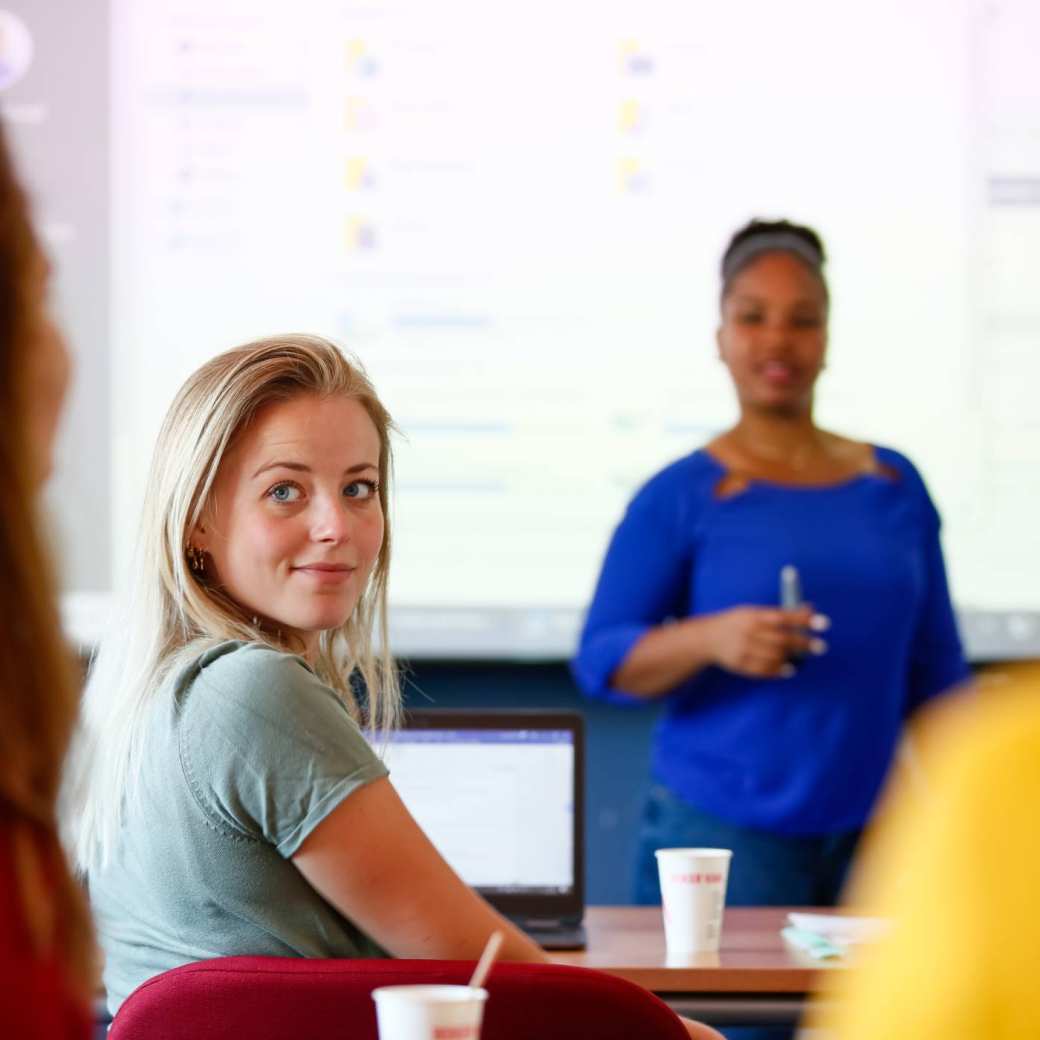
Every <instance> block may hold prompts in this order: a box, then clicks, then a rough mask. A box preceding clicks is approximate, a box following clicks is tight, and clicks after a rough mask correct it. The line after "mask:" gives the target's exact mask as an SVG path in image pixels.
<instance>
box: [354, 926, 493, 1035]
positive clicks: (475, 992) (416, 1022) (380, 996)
mask: <svg viewBox="0 0 1040 1040" xmlns="http://www.w3.org/2000/svg"><path fill="white" fill-rule="evenodd" d="M501 943H502V933H501V932H494V933H493V934H492V935H491V938H490V939H488V942H487V945H486V946H485V947H484V952H483V953H482V954H481V957H480V960H479V961H478V962H477V966H476V969H475V970H474V972H473V977H472V978H471V979H470V981H469V985H468V986H421V985H420V986H380V987H379V989H375V990H373V991H372V999H373V1000H374V1001H375V1002H376V1021H377V1023H378V1025H379V1040H479V1037H480V1025H481V1022H482V1021H483V1018H484V1003H485V1001H486V1000H487V990H486V989H484V988H483V987H484V979H485V978H487V973H488V971H489V970H490V969H491V965H492V963H493V962H494V959H495V955H496V953H497V952H498V947H499V946H500V945H501Z"/></svg>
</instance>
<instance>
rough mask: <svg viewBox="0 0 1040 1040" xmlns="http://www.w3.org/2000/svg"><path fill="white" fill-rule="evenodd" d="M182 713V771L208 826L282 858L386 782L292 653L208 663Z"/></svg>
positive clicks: (249, 652) (341, 713)
mask: <svg viewBox="0 0 1040 1040" xmlns="http://www.w3.org/2000/svg"><path fill="white" fill-rule="evenodd" d="M182 711H183V719H182V721H181V725H180V726H179V734H180V737H179V739H180V748H179V750H180V758H181V764H182V767H183V769H184V774H185V777H186V780H187V782H188V784H189V786H190V788H191V791H192V794H193V796H194V798H195V801H196V802H197V804H198V805H199V808H200V809H201V811H202V812H203V813H204V814H205V815H206V817H207V819H208V821H209V823H210V824H211V826H213V827H215V828H216V829H218V830H220V831H222V832H224V833H226V834H228V835H229V836H230V837H232V838H240V839H248V838H252V839H255V840H261V841H266V842H269V843H270V844H272V845H274V846H275V847H276V848H277V849H278V852H279V853H280V854H281V855H282V856H284V857H286V858H288V857H290V856H292V855H294V854H295V853H296V852H297V850H298V849H299V848H300V846H301V845H302V844H303V842H304V840H305V839H306V837H307V836H308V834H310V833H311V831H313V830H314V828H315V827H316V826H317V825H318V824H319V823H320V822H321V821H322V820H323V819H325V817H326V816H328V815H329V813H331V812H332V810H333V809H335V808H336V807H337V806H338V805H339V804H340V803H341V802H342V801H343V799H344V798H346V797H348V796H349V795H350V794H351V793H352V792H354V791H356V790H357V789H358V788H359V787H362V786H364V785H365V784H367V783H370V782H371V781H373V780H376V779H379V778H380V777H384V776H386V775H387V769H386V767H385V766H384V765H383V763H382V762H381V761H380V759H379V758H378V756H377V755H376V754H375V752H374V751H373V750H372V748H371V747H370V746H369V744H368V742H367V741H366V740H365V738H364V736H363V735H362V733H361V731H360V729H359V728H358V726H357V724H356V723H355V722H354V720H353V719H352V718H351V717H350V714H349V713H348V711H347V709H346V706H345V705H344V704H343V702H342V701H341V700H340V699H339V697H338V696H337V695H336V693H335V692H334V691H333V690H331V689H330V688H329V687H328V686H326V685H325V684H324V683H323V682H321V680H320V679H319V678H318V677H317V676H316V675H315V674H314V673H313V672H312V671H311V670H310V669H309V668H308V667H307V666H306V665H305V664H304V663H303V661H302V660H301V659H299V658H297V657H293V656H291V655H289V654H283V653H279V652H278V651H275V650H271V649H267V648H263V647H251V646H246V647H242V648H240V649H238V650H236V651H234V652H233V653H230V654H227V655H225V656H224V657H221V658H219V659H217V660H216V661H213V662H211V663H210V664H208V665H207V666H206V667H204V668H203V669H202V670H201V672H200V673H199V675H198V677H197V678H196V679H195V681H194V683H193V686H192V689H191V691H190V695H189V696H188V697H187V698H186V700H185V703H184V705H183V707H182Z"/></svg>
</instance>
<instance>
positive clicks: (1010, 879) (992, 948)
mask: <svg viewBox="0 0 1040 1040" xmlns="http://www.w3.org/2000/svg"><path fill="white" fill-rule="evenodd" d="M952 707H953V710H952V711H950V710H949V709H947V710H945V711H943V710H940V713H939V718H937V719H935V720H932V721H931V723H930V724H926V725H927V728H926V732H925V734H924V735H925V736H926V737H927V738H928V739H927V742H926V750H928V749H930V750H931V751H932V752H933V753H934V754H932V755H931V756H930V758H931V759H934V760H930V758H929V756H928V755H926V757H925V761H924V766H925V769H924V774H923V775H924V777H925V779H926V782H927V789H926V790H925V792H924V796H923V797H920V796H919V797H917V798H913V799H911V798H910V797H908V796H906V794H905V793H904V794H902V795H896V796H895V797H894V798H893V799H892V804H891V805H889V806H888V808H887V809H886V810H885V812H883V814H882V817H881V823H880V824H879V828H878V833H877V834H876V835H875V837H874V840H873V843H872V845H871V848H870V850H869V852H868V854H867V856H866V858H865V860H864V863H863V865H862V871H861V877H860V879H859V885H860V891H859V893H858V897H857V899H856V904H857V909H862V910H864V911H866V912H873V913H880V914H883V915H885V916H890V917H891V918H892V921H893V931H892V932H891V933H890V935H889V936H888V938H887V939H886V940H884V941H882V942H880V943H878V944H877V945H876V946H872V947H870V948H864V949H863V950H862V951H860V956H858V957H857V965H858V966H857V967H856V968H855V969H853V970H850V971H849V972H848V973H847V974H846V973H841V976H842V977H840V978H836V979H834V980H833V985H832V986H831V987H830V989H829V990H828V991H827V992H825V993H824V994H823V996H824V998H825V999H828V998H830V999H832V1002H831V1003H830V1004H829V1007H830V1010H829V1011H827V1012H825V1013H819V1014H816V1015H814V1016H811V1021H810V1023H809V1024H810V1025H813V1026H815V1027H818V1028H823V1029H829V1030H832V1031H833V1037H834V1040H868V1038H869V1040H879V1038H885V1040H891V1038H898V1037H907V1038H913V1040H933V1038H934V1040H955V1038H959V1037H965V1038H969V1037H970V1038H971V1040H1005V1038H1006V1040H1024V1038H1028V1037H1040V670H1031V671H1026V672H1024V673H1021V674H1020V676H1019V678H1018V679H1017V680H1015V682H1014V684H1013V686H1012V687H1011V688H1006V689H1005V688H1000V689H997V690H994V691H991V692H988V693H987V694H986V695H985V696H978V697H973V698H972V699H971V701H970V702H969V703H962V704H957V705H954V706H952ZM835 974H837V973H835ZM830 1035H831V1034H828V1036H830Z"/></svg>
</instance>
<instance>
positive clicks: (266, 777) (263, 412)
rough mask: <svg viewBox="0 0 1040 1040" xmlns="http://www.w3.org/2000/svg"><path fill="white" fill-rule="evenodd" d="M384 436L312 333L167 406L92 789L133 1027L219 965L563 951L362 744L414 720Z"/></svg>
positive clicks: (352, 380) (97, 875)
mask: <svg viewBox="0 0 1040 1040" xmlns="http://www.w3.org/2000/svg"><path fill="white" fill-rule="evenodd" d="M389 435H390V417H389V416H388V414H387V412H386V410H385V409H384V408H383V406H382V405H381V404H380V402H379V400H378V398H377V397H376V394H375V391H374V389H373V388H372V385H371V384H370V383H369V382H368V380H367V378H366V377H365V376H364V374H363V373H362V372H361V370H360V369H359V368H358V367H357V366H356V365H355V364H352V363H350V362H348V361H347V360H346V359H345V358H344V357H343V355H342V354H341V353H340V352H339V351H338V350H337V349H336V347H334V346H333V345H332V344H330V343H328V342H326V341H324V340H321V339H317V338H314V337H307V336H283V337H279V338H275V339H268V340H262V341H260V342H257V343H252V344H248V345H246V346H243V347H240V348H238V349H236V350H231V351H229V352H227V353H225V354H222V355H220V356H219V357H217V358H215V359H214V360H212V361H210V362H209V363H208V364H206V365H204V366H203V367H202V368H201V369H200V370H199V371H197V372H196V373H195V374H194V375H193V376H191V377H190V378H189V379H188V381H187V383H186V384H185V385H184V387H183V388H182V389H181V391H180V392H179V394H178V395H177V397H176V399H175V400H174V403H173V405H172V406H171V408H170V412H169V414H168V415H167V417H166V421H165V424H164V425H163V428H162V430H161V432H160V434H159V440H158V443H157V445H156V449H155V458H154V462H153V465H152V471H151V476H150V478H149V481H148V491H147V502H146V505H145V511H144V521H143V526H142V530H141V535H140V538H141V541H140V546H139V559H138V561H137V565H136V567H135V568H134V570H133V573H134V582H135V586H134V589H133V592H132V594H131V595H130V597H129V598H128V600H127V602H126V604H125V614H124V616H123V618H122V620H121V622H120V623H119V624H118V625H117V626H116V627H115V628H114V629H113V632H112V635H111V637H110V638H109V639H108V640H107V641H106V642H105V643H104V645H103V646H102V647H101V650H100V654H99V657H98V659H97V662H96V665H95V667H94V669H93V672H92V675H91V678H90V682H89V684H88V688H87V693H86V701H85V713H84V715H85V718H84V730H85V733H84V738H85V740H84V745H83V748H82V754H81V758H80V760H79V762H78V768H77V771H76V777H75V780H74V787H73V797H74V808H75V812H74V814H73V817H74V829H75V848H76V854H77V857H78V860H79V864H80V866H81V867H82V869H83V870H84V871H85V873H86V874H87V876H88V878H89V882H90V892H91V898H92V901H93V906H94V910H95V913H96V919H97V924H98V931H99V935H100V939H101V943H102V946H103V948H104V952H105V983H106V987H107V990H108V1000H109V1005H110V1007H111V1009H112V1011H113V1013H114V1012H116V1011H118V1009H119V1006H120V1005H121V1004H122V1002H123V1001H124V1000H125V998H126V997H127V995H128V994H129V993H130V992H131V990H133V989H134V988H135V987H136V986H138V985H139V984H140V983H142V982H144V981H145V980H146V979H148V978H149V977H151V976H153V975H156V974H158V973H159V972H161V971H164V970H166V969H168V968H172V967H174V966H176V965H179V964H183V963H185V962H188V961H193V960H199V959H202V958H207V957H217V956H222V955H231V954H266V955H274V956H304V957H344V958H349V957H370V956H382V955H385V954H386V953H389V954H391V955H393V956H397V957H430V958H473V957H475V956H477V955H478V954H479V952H480V949H481V947H482V946H483V944H484V942H485V941H486V939H487V937H488V935H489V934H490V933H491V931H493V930H494V929H496V928H499V929H502V930H503V931H504V933H505V936H506V939H505V945H504V948H503V956H504V957H505V958H506V959H509V960H514V961H535V962H537V961H543V960H545V955H544V954H543V953H542V951H541V950H540V949H539V948H538V947H537V946H535V945H534V944H533V943H532V942H531V941H530V940H529V939H527V938H526V937H525V936H524V935H523V934H522V933H521V932H519V931H518V930H517V929H516V928H514V927H513V926H512V925H511V924H509V923H508V922H507V921H505V920H504V919H503V918H502V917H500V916H499V915H498V914H497V913H495V911H494V910H492V909H491V907H489V906H488V905H487V904H486V903H485V902H484V901H483V899H481V898H480V896H478V895H477V894H476V893H475V892H473V891H472V890H471V889H469V888H467V887H466V886H465V885H464V884H463V883H462V881H460V880H459V878H458V877H457V876H456V875H455V874H454V873H453V872H452V870H451V869H450V868H449V867H448V865H447V864H446V863H445V861H444V860H443V859H442V858H441V857H440V855H439V854H438V853H437V851H436V850H435V849H434V847H433V846H432V845H431V844H430V842H429V841H428V840H427V838H426V837H425V835H424V834H423V833H422V831H421V830H420V829H419V827H418V826H417V825H416V823H415V822H414V820H413V819H412V818H411V816H410V815H409V814H408V812H407V810H406V809H405V808H404V806H403V805H402V803H401V801H400V799H399V798H398V796H397V794H396V793H395V791H394V789H393V787H392V786H391V784H390V782H389V780H388V778H387V771H386V769H385V768H384V766H383V764H382V762H381V761H380V759H379V757H378V756H377V755H376V754H375V752H374V751H373V750H372V749H371V748H370V747H369V745H368V744H367V743H366V741H365V739H364V737H363V736H362V733H361V730H360V729H359V723H361V724H367V725H369V726H371V727H373V728H375V729H377V730H378V729H380V728H383V729H385V728H386V727H389V726H392V725H393V724H394V722H395V721H396V719H397V716H398V712H399V694H398V687H397V681H396V678H395V672H394V667H393V663H392V661H391V659H390V654H389V649H388V642H387V630H386V629H387V626H386V586H387V573H388V569H389V564H390V539H389V535H388V525H387V501H388V498H389V486H388V485H389V478H390V469H391V465H390V455H391V452H390V439H389ZM374 629H376V630H378V637H379V641H378V645H379V646H380V648H381V649H380V651H379V653H378V654H377V653H376V652H375V651H374V650H373V642H374V640H373V635H374V632H373V630H374ZM355 679H359V680H360V685H362V686H363V689H364V696H363V697H362V698H360V699H359V697H358V691H357V688H356V686H355V684H354V682H353V681H352V680H355ZM691 1029H696V1030H698V1031H697V1032H695V1033H694V1034H693V1035H695V1036H702V1037H708V1036H716V1034H714V1033H712V1032H711V1031H710V1030H709V1031H701V1027H696V1026H691Z"/></svg>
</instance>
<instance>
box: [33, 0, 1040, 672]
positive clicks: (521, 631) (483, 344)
mask: <svg viewBox="0 0 1040 1040" xmlns="http://www.w3.org/2000/svg"><path fill="white" fill-rule="evenodd" d="M38 3H39V0H35V3H34V10H36V9H37V5H38ZM48 4H49V5H50V7H52V8H54V9H57V7H58V6H59V5H58V3H57V0H46V2H45V3H44V5H43V6H44V7H47V6H48ZM98 11H99V16H101V14H102V13H103V12H102V9H101V8H100V6H99V9H98ZM107 11H108V13H107V19H108V20H106V23H105V32H106V40H107V46H108V52H107V76H108V79H107V82H106V86H105V93H104V95H103V96H104V97H105V99H106V100H107V106H108V107H107V111H106V112H99V113H97V118H98V120H99V121H101V122H104V123H105V125H106V144H105V149H106V152H107V172H106V177H107V184H108V196H107V200H106V210H105V212H106V218H105V219H106V228H107V236H108V239H107V240H108V257H107V262H106V264H105V265H104V268H103V272H98V273H96V274H95V275H94V276H93V277H95V278H97V279H98V280H99V286H100V287H101V288H102V289H103V291H104V292H106V293H107V300H108V304H109V313H108V316H107V327H106V339H105V343H104V351H103V358H104V369H105V372H106V373H107V383H106V385H105V393H106V395H107V399H106V400H105V408H106V409H107V414H106V416H105V419H106V423H107V427H106V428H107V434H106V443H105V450H106V452H107V469H108V485H107V493H108V502H109V504H110V509H109V515H108V518H107V524H106V525H105V528H104V529H93V530H89V531H87V530H83V529H82V527H81V526H80V525H77V524H76V523H75V510H74V509H70V507H69V504H68V503H63V502H61V501H60V500H59V501H58V502H57V503H56V504H55V508H54V514H55V521H56V523H57V524H58V526H59V528H60V529H61V531H62V539H63V542H66V543H69V544H70V545H71V546H72V548H71V549H70V550H69V551H67V554H66V555H67V556H68V557H69V558H70V561H71V564H70V568H69V571H70V573H72V574H74V575H76V574H78V575H80V577H77V578H74V580H73V581H72V583H71V585H70V587H69V588H68V593H69V596H68V597H67V607H68V611H69V617H70V618H71V619H72V620H73V623H74V626H75V627H77V628H79V629H82V630H84V631H86V630H87V629H88V628H89V627H90V624H91V618H95V617H96V616H97V612H98V610H99V609H100V608H101V605H103V603H104V600H105V597H106V595H107V593H108V592H109V591H110V589H111V587H112V585H113V583H114V582H117V581H118V578H119V575H120V574H121V572H122V571H123V570H124V569H125V567H126V566H127V563H128V559H129V550H130V548H131V546H132V542H133V534H134V530H135V525H136V517H137V515H138V512H139V506H140V500H141V496H142V492H143V487H144V480H145V474H146V471H147V467H148V461H149V454H150V449H151V443H152V441H153V439H154V436H155V434H156V432H157V429H158V426H159V423H160V421H161V418H162V415H163V412H164V411H165V408H166V406H167V405H168V403H169V401H170V400H171V398H172V396H173V393H174V391H175V390H176V388H177V386H178V385H179V384H180V382H181V381H182V380H183V379H184V378H185V376H186V375H187V374H188V373H189V372H190V371H192V369H194V368H195V367H196V366H197V365H198V364H200V363H201V362H202V361H203V360H205V359H206V358H208V357H210V356H211V355H212V354H214V353H216V352H217V351H219V350H222V349H224V348H226V347H229V346H231V345H234V344H237V343H239V342H242V341H245V340H248V339H251V338H254V337H257V336H262V335H267V334H270V333H272V332H277V331H287V330H300V331H308V332H314V333H319V334H323V335H327V336H330V337H332V338H334V339H336V340H337V341H339V342H341V343H343V344H344V345H345V346H346V347H347V348H348V349H350V350H352V351H354V352H355V353H356V354H357V355H358V356H359V357H360V358H361V359H362V360H363V362H364V363H365V365H366V367H367V368H368V370H369V372H370V374H371V375H372V377H373V379H374V381H375V383H376V385H377V387H378V389H379V391H380V393H381V395H382V396H383V398H384V400H385V402H386V404H387V405H388V407H389V409H390V411H391V412H392V414H393V415H394V416H395V418H396V421H397V423H398V425H399V427H400V428H401V431H402V436H401V437H400V438H399V439H398V441H397V443H396V446H395V447H396V468H397V482H396V489H395V498H394V514H393V531H394V553H395V559H394V565H393V574H392V579H391V603H392V608H393V629H394V640H395V647H396V649H398V650H399V651H400V652H402V653H403V654H405V655H408V654H413V655H430V654H436V655H442V656H457V657H469V656H489V655H490V656H502V655H504V656H518V657H555V656H563V655H565V654H567V653H568V652H569V650H570V649H571V647H572V645H573V642H574V639H575V637H576V633H577V630H578V626H579V624H580V618H581V614H582V611H583V609H584V607H585V605H586V603H587V601H588V598H589V596H590V595H591V591H592V587H593V584H594V582H595V578H596V574H597V571H598V567H599V564H600V561H601V559H602V554H603V551H604V549H605V546H606V542H607V540H608V538H609V536H610V533H611V531H612V529H613V527H614V525H615V524H616V522H617V520H618V519H619V517H620V515H621V513H622V511H623V509H624V506H625V503H626V502H627V500H628V499H629V498H630V497H631V495H632V493H633V492H634V490H635V489H636V488H637V487H638V486H639V485H640V484H641V483H642V482H643V481H644V480H645V479H646V478H647V477H649V476H650V475H651V474H652V473H653V472H654V471H655V470H656V469H658V468H659V467H661V466H662V465H664V464H666V463H667V462H669V461H671V460H672V459H674V458H676V457H678V456H680V455H682V454H685V453H686V452H688V451H690V450H692V449H693V448H695V447H697V446H698V445H699V444H701V443H703V442H704V441H705V440H707V439H708V438H710V437H711V436H713V435H714V434H715V433H716V432H718V431H719V430H721V429H723V428H724V427H725V426H726V425H727V424H729V423H731V422H732V421H733V419H734V418H735V414H736V412H735V406H734V400H733V396H732V392H731V390H730V387H729V384H728V380H727V377H726V374H725V371H724V370H723V369H722V367H721V365H720V364H719V362H718V361H717V360H716V357H715V351H714V338H713V337H714V330H715V326H716V324H717V276H716V268H717V262H718V257H719V254H720V252H721V250H722V248H723V246H724V244H725V242H726V239H727V237H728V235H729V234H730V233H731V231H732V230H733V229H734V228H735V227H737V226H739V225H740V224H742V223H743V222H745V221H746V220H747V219H749V218H750V217H752V216H762V217H776V216H787V217H790V218H792V219H796V220H800V221H804V222H807V223H809V224H812V225H814V226H815V227H817V228H818V229H819V230H820V232H821V233H822V234H823V236H824V238H825V241H826V243H827V247H828V251H829V254H830V263H829V277H830V282H831V291H832V298H833V309H832V321H831V334H830V340H831V350H830V355H829V359H828V366H827V369H826V371H825V373H824V375H823V378H822V380H821V383H820V387H819V393H818V413H817V414H818V418H819V420H820V422H821V424H823V425H824V426H827V427H829V428H832V429H835V430H838V431H840V432H843V433H846V434H849V435H851V436H854V437H861V438H864V439H868V440H871V441H874V442H878V443H882V444H886V445H889V446H892V447H895V448H898V449H900V450H902V451H905V452H906V453H907V454H909V455H910V456H911V458H912V459H913V460H914V461H915V463H916V464H917V465H918V466H919V467H920V468H921V470H922V471H923V473H924V475H925V478H926V480H927V482H928V484H929V486H930V488H931V491H932V493H933V496H934V497H935V499H936V501H937V504H938V505H939V507H940V510H941V512H942V514H943V517H944V545H945V550H946V554H947V561H948V566H949V571H950V578H951V585H952V589H953V594H954V598H955V600H956V603H957V606H958V609H959V612H960V616H961V620H962V627H963V631H964V633H965V636H966V637H967V640H968V644H969V648H970V650H971V652H972V653H973V655H974V656H976V657H989V656H1021V655H1026V654H1036V653H1038V652H1040V524H1037V523H1036V521H1035V518H1034V517H1033V509H1032V508H1031V507H1033V506H1034V505H1035V488H1036V473H1037V469H1038V462H1040V420H1038V419H1037V411H1036V408H1035V405H1034V400H1033V399H1034V395H1035V387H1036V386H1037V385H1038V382H1040V380H1038V377H1040V360H1038V358H1040V351H1038V349H1037V348H1038V346H1040V344H1038V342H1037V340H1038V332H1040V294H1037V292H1036V289H1035V285H1036V278H1035V271H1036V257H1037V256H1038V255H1040V114H1038V113H1040V76H1038V75H1037V73H1036V71H1035V60H1034V58H1035V55H1034V54H1033V53H1032V50H1031V48H1030V46H1029V41H1035V40H1036V39H1037V38H1040V8H1038V7H1037V5H1035V4H1033V3H1030V2H1029V0H987V2H982V0H979V2H975V0H960V2H951V0H910V2H907V0H876V2H874V3H871V4H850V3H835V2H833V0H790V2H788V3H786V4H783V5H779V4H776V3H773V2H767V0H733V2H729V3H726V4H716V3H707V2H688V3H681V2H678V0H675V2H661V0H657V2H655V0H641V2H634V0H632V2H628V0H626V2H621V0H615V2H604V3H596V4H592V3H586V2H577V0H572V2H569V3H568V2H560V0H553V2H549V0H526V2H525V3H524V4H515V3H510V2H506V0H443V2H440V3H437V4H430V3H424V2H422V0H337V2H333V0H300V2H297V3H296V4H293V5H291V6H290V5H286V4H285V3H284V0H278V2H275V0H248V2H246V0H222V2H221V3H219V4H214V3H212V0H110V3H109V4H108V8H107ZM26 21H27V23H28V24H29V25H30V29H31V28H32V23H33V16H32V15H26ZM60 30H61V24H60V20H59V23H58V24H57V25H56V26H52V31H51V35H50V36H48V39H49V40H54V39H57V40H58V41H59V43H61V44H63V45H64V46H66V47H71V46H73V41H70V40H68V39H64V40H62V39H61V36H60ZM55 45H57V44H55ZM41 46H42V43H41V41H38V42H37V50H38V51H39V50H40V49H41ZM23 104H24V102H23ZM25 132H26V133H28V132H29V131H28V129H26V131H25ZM64 161H65V163H66V165H67V162H68V157H67V156H65V157H64ZM52 230H53V228H52ZM60 237H61V236H60V234H59V236H58V238H59V239H60ZM58 245H59V247H60V241H59V243H58ZM59 259H60V254H59ZM63 277H64V276H63ZM101 282H103V285H100V283H101ZM69 325H70V327H69V332H70V336H71V337H72V338H73V340H75V339H76V337H77V329H76V328H75V327H74V323H72V322H71V321H70V322H69ZM80 349H82V348H80ZM81 408H82V410H83V412H84V414H85V415H89V414H90V407H89V402H86V403H84V404H83V405H82V406H81ZM63 462H64V464H65V468H66V471H70V470H76V469H78V468H79V466H80V464H81V463H82V460H81V459H77V458H76V445H75V444H72V445H70V446H68V447H67V450H66V452H65V455H64V457H63ZM61 479H62V475H61V474H59V478H58V481H59V486H60V481H61ZM100 542H104V545H103V547H101V548H99V543H100ZM98 559H103V560H104V561H105V567H104V573H103V574H98V573H88V572H87V570H86V569H84V567H83V565H82V561H83V560H91V561H96V560H98ZM77 561H78V562H77ZM77 566H78V568H79V569H78V570H77Z"/></svg>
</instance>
